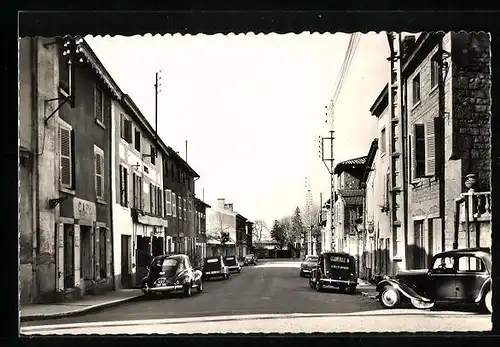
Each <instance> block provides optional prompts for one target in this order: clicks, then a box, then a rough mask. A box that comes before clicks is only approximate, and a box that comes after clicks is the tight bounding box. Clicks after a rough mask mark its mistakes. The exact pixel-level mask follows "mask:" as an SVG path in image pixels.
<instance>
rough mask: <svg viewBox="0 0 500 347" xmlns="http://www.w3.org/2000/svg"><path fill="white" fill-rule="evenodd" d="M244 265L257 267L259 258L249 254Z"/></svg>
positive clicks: (244, 260)
mask: <svg viewBox="0 0 500 347" xmlns="http://www.w3.org/2000/svg"><path fill="white" fill-rule="evenodd" d="M243 265H257V256H255V255H253V254H247V255H246V256H245V258H244V259H243Z"/></svg>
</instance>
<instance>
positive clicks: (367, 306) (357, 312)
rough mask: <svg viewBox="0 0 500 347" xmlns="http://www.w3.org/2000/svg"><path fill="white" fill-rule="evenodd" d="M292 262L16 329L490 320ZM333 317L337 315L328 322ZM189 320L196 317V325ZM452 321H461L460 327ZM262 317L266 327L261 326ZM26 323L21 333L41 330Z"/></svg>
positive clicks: (448, 326)
mask: <svg viewBox="0 0 500 347" xmlns="http://www.w3.org/2000/svg"><path fill="white" fill-rule="evenodd" d="M298 268H299V262H298V261H296V260H286V259H285V260H262V261H259V264H258V265H257V266H249V267H244V268H243V270H242V272H241V273H240V274H233V275H231V277H230V279H229V280H228V281H223V280H212V281H206V282H205V284H204V291H203V293H201V294H198V293H196V294H193V296H192V297H190V298H184V297H182V295H176V296H173V297H171V298H168V299H163V298H158V299H149V300H148V299H140V300H138V301H134V302H131V303H128V304H123V305H121V306H117V307H114V308H110V309H106V310H103V311H99V312H95V313H91V314H88V315H83V316H79V317H67V318H61V319H54V320H43V321H34V322H26V323H23V324H22V325H21V332H22V333H23V328H26V327H31V329H36V326H40V327H41V326H48V325H53V326H54V328H56V329H57V327H58V326H60V325H62V324H64V325H67V327H66V328H65V329H68V327H71V326H73V327H76V328H78V327H79V324H82V325H81V326H80V329H87V328H86V327H87V325H88V327H89V329H91V328H94V329H95V328H98V329H102V332H110V333H112V332H113V331H115V332H116V331H121V332H125V331H129V329H131V330H130V331H134V332H138V331H135V329H139V327H140V329H142V330H141V331H140V332H169V331H172V332H176V333H182V332H195V331H194V330H193V329H195V330H196V329H198V330H200V329H202V330H203V331H205V330H204V329H205V328H206V329H208V330H207V332H216V331H217V329H218V330H219V331H225V329H226V328H227V329H228V332H229V331H234V332H243V331H254V330H256V331H258V330H259V329H264V330H266V329H270V328H272V329H276V331H288V330H290V329H292V328H293V327H295V326H296V327H295V328H293V329H299V330H298V331H304V332H308V331H368V330H370V329H371V328H370V327H369V326H371V327H372V328H373V329H374V331H380V330H381V329H382V331H383V329H388V330H387V331H390V330H392V329H403V330H408V329H409V330H414V329H416V331H418V330H419V329H424V330H426V329H427V328H425V326H426V325H425V324H423V323H422V318H423V317H425V321H426V322H428V323H429V324H427V325H428V328H430V329H431V330H434V331H438V330H443V331H446V330H448V331H450V330H463V329H465V330H467V329H471V330H482V329H490V326H491V323H490V320H491V316H489V315H484V314H478V313H477V312H474V311H469V312H450V311H442V312H431V311H428V310H424V311H421V310H415V309H398V310H383V309H382V308H381V307H380V304H379V303H378V301H376V300H373V299H371V298H369V297H365V296H362V295H361V293H360V290H358V292H357V293H356V295H349V294H343V293H338V292H336V291H334V290H331V291H329V292H321V293H318V292H316V291H315V290H313V289H311V288H310V287H309V285H308V280H307V278H301V277H299V274H298ZM387 315H390V316H391V317H394V316H397V317H399V318H400V319H398V320H397V321H399V323H397V324H396V325H394V324H395V323H394V320H393V319H392V318H391V321H392V322H393V323H391V324H390V325H389V326H387V324H383V322H384V321H387ZM292 318H293V319H292ZM325 318H328V319H325ZM270 319H273V320H272V321H271V320H270ZM214 320H215V321H214ZM284 321H286V322H284ZM334 321H335V322H337V321H338V322H337V323H335V325H330V328H329V324H330V323H333V322H334ZM106 322H107V323H106ZM109 322H113V326H109V324H111V323H109ZM139 322H140V323H139ZM196 322H203V328H200V325H199V324H197V323H196ZM223 322H227V323H223ZM266 322H267V323H266ZM301 322H302V323H301ZM328 322H330V323H328ZM370 322H372V323H373V324H369V323H370ZM432 322H433V323H432ZM457 322H458V323H460V322H461V323H463V324H462V327H461V325H460V324H458V325H457ZM170 323H172V324H170ZM193 323H195V324H193ZM244 323H245V324H244ZM326 323H328V324H326ZM413 323H414V324H413ZM438 323H439V324H438ZM116 324H118V325H120V324H130V325H129V326H116ZM220 324H222V325H220ZM266 324H270V325H271V326H270V327H266V326H265V325H266ZM297 324H298V325H297ZM325 324H326V325H325ZM221 326H222V327H224V328H221ZM412 326H413V327H412ZM391 327H392V329H391ZM29 329H30V328H28V331H24V332H25V333H43V331H29ZM44 329H45V327H44ZM148 329H149V330H148ZM172 329H173V330H172ZM214 329H215V330H214ZM287 329H288V330H287ZM367 329H368V330H367ZM198 330H197V331H198ZM66 332H70V331H66ZM70 333H71V332H70Z"/></svg>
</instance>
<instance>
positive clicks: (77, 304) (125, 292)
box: [20, 289, 143, 322]
mask: <svg viewBox="0 0 500 347" xmlns="http://www.w3.org/2000/svg"><path fill="white" fill-rule="evenodd" d="M142 296H143V294H142V291H141V290H140V289H120V290H116V291H112V292H109V293H105V294H100V295H95V296H88V297H85V298H83V299H81V300H78V301H73V302H61V303H54V304H29V305H24V306H22V307H21V309H20V316H21V317H20V318H21V322H27V321H34V320H44V319H54V318H61V317H68V316H76V315H80V314H85V313H89V312H92V311H97V310H100V309H104V308H108V307H112V306H115V305H119V304H122V303H125V302H129V301H132V300H135V299H139V298H141V297H142Z"/></svg>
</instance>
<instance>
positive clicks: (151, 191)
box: [149, 183, 156, 213]
mask: <svg viewBox="0 0 500 347" xmlns="http://www.w3.org/2000/svg"><path fill="white" fill-rule="evenodd" d="M155 189H156V187H154V186H153V184H152V183H150V184H149V212H150V213H154V212H155Z"/></svg>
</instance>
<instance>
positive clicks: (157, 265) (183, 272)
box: [142, 254, 203, 296]
mask: <svg viewBox="0 0 500 347" xmlns="http://www.w3.org/2000/svg"><path fill="white" fill-rule="evenodd" d="M193 288H196V290H197V291H198V292H202V291H203V280H202V273H201V271H200V270H199V269H194V268H193V267H192V266H191V262H190V260H189V257H188V256H187V255H184V254H176V255H160V256H157V257H155V258H153V260H152V261H151V264H150V265H149V267H148V274H147V276H146V277H144V278H143V280H142V291H143V292H144V294H145V295H150V294H163V295H165V294H169V293H172V292H183V293H184V295H185V296H191V292H192V289H193Z"/></svg>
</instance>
